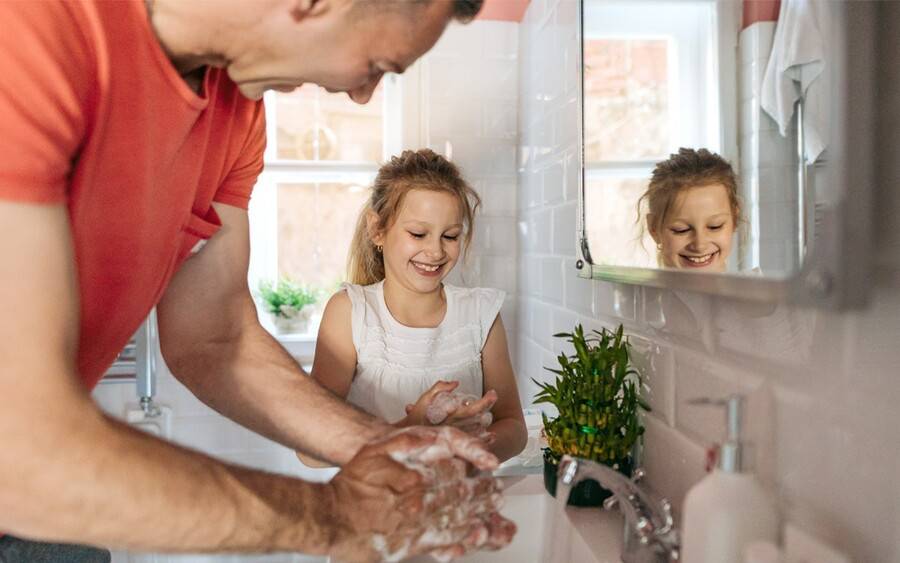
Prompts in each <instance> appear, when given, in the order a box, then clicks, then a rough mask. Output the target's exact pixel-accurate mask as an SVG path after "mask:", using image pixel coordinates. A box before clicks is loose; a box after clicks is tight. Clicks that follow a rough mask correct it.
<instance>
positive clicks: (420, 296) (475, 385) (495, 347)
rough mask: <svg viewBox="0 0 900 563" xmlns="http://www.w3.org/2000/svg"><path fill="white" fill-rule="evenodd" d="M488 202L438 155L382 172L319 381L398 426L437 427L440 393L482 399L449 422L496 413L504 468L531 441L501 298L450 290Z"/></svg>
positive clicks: (404, 159)
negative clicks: (433, 421) (432, 410)
mask: <svg viewBox="0 0 900 563" xmlns="http://www.w3.org/2000/svg"><path fill="white" fill-rule="evenodd" d="M479 204H480V199H479V197H478V195H477V194H476V193H475V191H474V190H473V189H472V188H471V187H470V186H469V185H468V184H467V183H466V181H465V180H464V179H463V178H462V176H461V175H460V172H459V170H458V169H457V168H456V166H455V165H453V164H452V163H450V162H449V161H447V160H446V159H445V158H444V157H442V156H441V155H439V154H436V153H434V152H433V151H431V150H428V149H422V150H419V151H404V152H403V154H401V155H400V156H398V157H394V158H392V159H391V161H390V162H389V163H387V164H385V165H384V166H382V168H381V169H380V170H379V172H378V175H377V177H376V178H375V183H374V187H373V190H372V196H371V198H370V200H369V201H368V203H367V204H366V206H365V208H364V209H363V211H362V213H361V215H360V218H359V221H358V224H357V228H356V233H355V236H354V239H353V243H352V246H351V249H350V257H349V274H350V281H351V282H352V283H348V284H344V286H343V291H339V292H338V293H336V294H335V295H334V296H333V297H332V298H331V300H330V301H329V302H328V305H327V306H326V307H325V312H324V314H323V318H322V324H321V327H320V329H319V336H318V341H317V344H316V356H315V362H314V364H313V369H312V376H313V377H314V378H316V379H317V380H318V381H319V382H320V383H321V384H322V385H324V386H325V387H327V388H328V389H330V390H331V391H333V392H334V393H336V394H337V395H339V396H340V397H344V398H346V399H347V400H348V401H349V402H351V403H353V404H355V405H357V406H358V407H360V408H362V409H364V410H365V411H367V412H369V413H371V414H373V415H376V416H379V417H381V418H383V419H385V420H387V421H388V422H391V423H395V424H398V425H401V426H405V425H414V424H428V421H427V418H426V416H425V412H426V410H427V409H428V406H429V405H430V404H431V403H432V402H433V401H434V399H435V397H436V396H437V395H438V394H439V393H440V392H442V391H447V392H449V391H455V392H458V393H459V392H461V393H465V394H467V395H471V396H474V397H475V398H476V399H475V400H472V401H471V404H463V405H462V406H460V407H459V408H457V409H456V410H454V411H452V412H450V413H449V417H448V418H447V420H446V421H445V423H453V422H454V421H465V420H467V419H470V418H471V417H476V416H477V415H478V414H479V413H480V412H481V411H484V410H486V409H490V410H491V413H492V415H493V423H492V424H491V425H490V427H489V428H488V431H489V432H490V434H491V436H492V438H493V439H494V442H493V444H492V449H493V451H494V453H495V454H496V455H497V456H498V457H499V458H500V459H501V460H503V459H507V458H510V457H512V456H514V455H516V454H518V453H519V452H520V451H521V450H522V448H523V447H524V446H525V441H526V439H527V434H526V430H525V422H524V418H523V416H522V407H521V405H520V403H519V394H518V391H517V389H516V381H515V375H514V373H513V370H512V366H511V364H510V360H509V352H508V350H507V344H506V331H505V329H504V327H503V321H502V320H501V319H500V313H499V312H500V306H501V305H502V304H503V299H504V293H503V292H502V291H499V290H496V289H488V288H463V287H456V286H453V285H450V284H445V283H443V280H444V278H446V277H447V275H448V274H449V273H450V271H451V270H452V269H453V267H454V266H455V265H456V263H457V261H458V260H459V258H460V256H461V255H462V256H464V255H465V252H466V249H467V248H468V246H469V244H470V242H471V240H472V233H473V227H474V219H475V210H476V209H477V207H478V205H479ZM478 398H480V399H478ZM491 407H492V408H491Z"/></svg>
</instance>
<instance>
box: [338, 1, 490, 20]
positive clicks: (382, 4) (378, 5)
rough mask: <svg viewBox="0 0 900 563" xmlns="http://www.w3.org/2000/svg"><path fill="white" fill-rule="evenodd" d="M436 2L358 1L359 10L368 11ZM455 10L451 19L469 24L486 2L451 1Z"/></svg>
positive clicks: (422, 5)
mask: <svg viewBox="0 0 900 563" xmlns="http://www.w3.org/2000/svg"><path fill="white" fill-rule="evenodd" d="M434 1H435V0H356V2H355V3H356V7H357V8H368V9H378V10H383V9H385V8H387V9H398V10H399V9H403V8H414V7H420V8H421V7H425V6H427V5H428V4H430V3H431V2H434ZM450 1H451V3H452V4H453V9H452V10H451V11H450V17H451V18H452V19H454V20H456V21H458V22H461V23H469V22H470V21H472V20H473V19H475V16H477V15H478V12H480V11H481V7H482V6H483V5H484V0H450Z"/></svg>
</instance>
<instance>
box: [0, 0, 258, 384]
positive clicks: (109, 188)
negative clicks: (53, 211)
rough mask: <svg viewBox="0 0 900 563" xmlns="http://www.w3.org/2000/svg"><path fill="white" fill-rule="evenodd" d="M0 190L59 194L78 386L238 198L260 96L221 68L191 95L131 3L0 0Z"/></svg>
mask: <svg viewBox="0 0 900 563" xmlns="http://www.w3.org/2000/svg"><path fill="white" fill-rule="evenodd" d="M0 22H3V26H2V27H3V31H2V33H0V108H2V109H0V198H3V199H6V200H15V201H21V202H34V203H47V204H53V203H65V204H66V205H67V206H68V211H69V216H70V219H71V228H72V237H73V240H74V245H75V259H76V262H77V264H76V267H77V271H78V283H79V290H80V299H81V319H80V322H81V327H80V328H81V333H80V343H79V349H78V371H79V375H80V376H81V378H82V379H83V381H84V383H85V385H86V386H87V387H88V388H92V387H93V386H94V385H95V384H96V383H97V381H99V379H100V378H101V377H102V375H103V372H104V371H105V370H106V369H107V368H108V367H109V365H110V364H111V363H112V362H113V361H114V360H115V357H116V355H117V354H118V352H119V351H120V350H121V349H122V347H123V346H124V345H125V344H126V343H127V341H128V339H129V338H130V337H131V335H132V334H133V333H134V331H135V330H136V329H137V327H138V326H139V325H140V323H141V321H143V319H144V318H145V317H146V316H147V314H148V313H149V312H150V310H151V308H152V307H153V306H154V305H156V303H157V301H158V300H159V298H160V297H161V296H162V293H163V291H164V290H165V288H166V286H167V284H168V283H169V281H170V279H171V278H172V275H173V274H174V273H175V271H176V270H177V269H178V267H179V266H180V265H181V264H182V263H183V261H184V260H185V259H186V258H187V257H188V256H189V255H190V251H191V249H192V248H193V247H194V246H195V244H196V243H197V242H198V241H200V240H202V239H208V238H209V237H211V236H212V235H213V234H215V232H216V231H217V230H218V229H219V227H220V226H221V222H220V221H219V218H218V216H217V215H216V213H215V211H214V210H213V209H212V206H211V204H212V202H213V201H216V202H221V203H224V204H228V205H233V206H237V207H242V208H246V207H247V205H248V203H249V200H250V192H251V190H252V187H253V184H254V183H255V181H256V177H257V176H258V174H259V172H260V171H261V170H262V155H263V150H264V148H265V121H264V111H263V106H262V104H261V103H259V102H254V101H251V100H248V99H246V98H244V97H243V96H241V94H240V93H239V92H238V89H237V87H236V86H235V84H234V83H233V82H231V80H229V78H228V76H227V74H226V73H225V71H223V70H220V69H208V70H207V72H206V75H205V78H204V82H203V89H202V91H201V94H200V95H198V94H195V93H194V92H193V91H192V90H191V89H190V88H189V87H188V86H187V85H186V84H185V83H184V81H183V80H182V78H181V77H180V76H179V75H178V73H177V72H176V70H175V68H174V67H173V66H172V64H171V62H170V61H169V60H168V58H167V57H166V55H165V53H164V51H163V50H162V48H161V47H160V45H159V43H158V41H157V40H156V37H155V35H154V33H153V31H152V29H151V27H150V25H149V22H148V18H147V13H146V9H145V6H144V2H143V1H141V0H129V1H116V2H102V1H77V2H58V1H52V2H51V1H42V2H0Z"/></svg>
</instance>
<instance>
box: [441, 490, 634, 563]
mask: <svg viewBox="0 0 900 563" xmlns="http://www.w3.org/2000/svg"><path fill="white" fill-rule="evenodd" d="M503 481H504V484H505V485H506V488H505V489H504V496H505V497H506V499H505V503H504V506H503V510H502V511H501V512H502V513H503V515H504V516H506V517H507V518H509V519H510V520H512V521H513V522H515V523H516V526H518V532H517V533H516V537H515V538H513V541H512V543H511V544H510V545H509V546H507V547H505V548H504V549H502V550H500V551H493V552H490V551H484V552H478V553H475V554H473V555H470V556H468V557H464V558H462V559H459V561H464V562H466V563H482V562H484V563H619V561H620V559H619V554H620V553H621V548H622V517H621V515H620V514H619V513H618V511H616V512H605V511H602V510H600V509H599V508H575V507H568V508H566V510H565V512H564V513H563V514H562V515H559V514H558V513H557V504H556V499H554V498H553V497H551V496H550V495H549V494H547V492H546V490H544V482H543V476H542V475H527V476H524V477H504V478H503Z"/></svg>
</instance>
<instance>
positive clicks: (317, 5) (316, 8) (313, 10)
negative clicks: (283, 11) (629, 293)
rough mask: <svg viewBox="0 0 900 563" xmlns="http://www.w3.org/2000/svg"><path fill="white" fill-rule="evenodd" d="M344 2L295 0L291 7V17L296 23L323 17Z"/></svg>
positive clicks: (336, 0) (338, 0) (339, 0)
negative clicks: (305, 19)
mask: <svg viewBox="0 0 900 563" xmlns="http://www.w3.org/2000/svg"><path fill="white" fill-rule="evenodd" d="M341 1H342V0H293V2H292V4H293V5H292V7H291V17H292V18H294V21H300V20H302V19H304V18H310V17H315V16H321V15H322V14H324V13H326V12H328V11H329V10H331V9H333V8H334V4H337V3H340V2H341Z"/></svg>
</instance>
